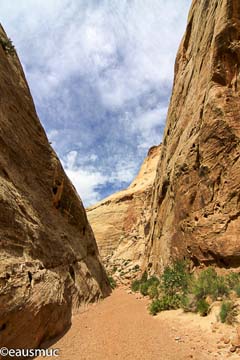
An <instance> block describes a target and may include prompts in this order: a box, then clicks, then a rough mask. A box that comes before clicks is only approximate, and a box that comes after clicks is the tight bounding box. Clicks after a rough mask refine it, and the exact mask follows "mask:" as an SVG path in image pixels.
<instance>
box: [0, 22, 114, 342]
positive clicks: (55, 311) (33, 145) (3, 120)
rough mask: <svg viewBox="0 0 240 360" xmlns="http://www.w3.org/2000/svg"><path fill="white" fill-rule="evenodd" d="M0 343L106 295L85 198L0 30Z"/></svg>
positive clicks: (40, 334) (45, 330)
mask: <svg viewBox="0 0 240 360" xmlns="http://www.w3.org/2000/svg"><path fill="white" fill-rule="evenodd" d="M0 80H1V81H0V94H1V97H0V148H1V152H0V347H1V346H6V347H8V348H12V347H13V348H14V347H15V348H33V347H36V346H39V344H40V343H42V342H43V341H44V340H47V339H50V338H52V337H55V336H56V335H58V334H60V333H61V332H62V331H64V330H65V329H67V327H68V326H69V325H70V323H71V314H72V310H73V309H74V308H77V307H78V306H79V305H80V304H81V303H83V302H89V301H95V300H97V299H98V298H99V297H101V296H105V295H107V294H108V293H109V285H108V281H107V278H106V274H105V271H104V269H103V267H102V265H101V262H100V260H99V254H98V249H97V246H96V243H95V239H94V235H93V232H92V230H91V227H90V225H89V223H88V221H87V217H86V213H85V210H84V208H83V205H82V202H81V200H80V198H79V197H78V195H77V193H76V191H75V189H74V187H73V186H72V184H71V182H70V181H69V179H68V178H67V176H66V175H65V173H64V171H63V169H62V167H61V164H60V162H59V160H58V158H57V156H56V154H55V153H54V151H53V150H52V148H51V146H50V145H49V143H48V140H47V137H46V135H45V132H44V130H43V128H42V126H41V124H40V122H39V120H38V117H37V115H36V111H35V108H34V104H33V101H32V98H31V95H30V91H29V88H28V85H27V83H26V80H25V77H24V74H23V70H22V67H21V65H20V63H19V60H18V58H17V55H16V52H15V50H14V48H13V47H12V45H11V43H10V42H9V40H8V39H7V37H6V34H5V33H4V31H3V29H2V28H1V29H0Z"/></svg>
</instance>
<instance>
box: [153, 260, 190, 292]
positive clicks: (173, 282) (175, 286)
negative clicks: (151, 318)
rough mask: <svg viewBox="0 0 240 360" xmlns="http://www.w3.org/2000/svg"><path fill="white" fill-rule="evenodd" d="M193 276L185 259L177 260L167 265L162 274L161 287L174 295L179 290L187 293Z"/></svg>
mask: <svg viewBox="0 0 240 360" xmlns="http://www.w3.org/2000/svg"><path fill="white" fill-rule="evenodd" d="M190 280H191V276H190V274H189V272H188V270H187V264H186V262H185V261H177V262H176V263H175V264H174V265H172V266H167V267H166V268H165V270H164V272H163V274H162V276H161V285H160V286H161V289H162V290H163V292H164V293H165V294H168V295H170V296H171V295H174V294H175V293H177V292H180V293H187V291H188V288H189V284H190Z"/></svg>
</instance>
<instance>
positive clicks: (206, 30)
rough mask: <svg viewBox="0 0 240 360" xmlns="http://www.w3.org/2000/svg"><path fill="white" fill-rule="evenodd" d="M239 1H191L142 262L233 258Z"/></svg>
mask: <svg viewBox="0 0 240 360" xmlns="http://www.w3.org/2000/svg"><path fill="white" fill-rule="evenodd" d="M239 70H240V2H239V1H238V0H222V1H219V0H211V1H207V0H205V1H193V4H192V7H191V10H190V14H189V18H188V25H187V31H186V33H185V36H184V38H183V40H182V43H181V45H180V48H179V51H178V55H177V59H176V64H175V79H174V88H173V94H172V98H171V103H170V108H169V112H168V118H167V124H166V129H165V134H164V141H163V147H162V150H161V155H160V159H159V164H158V169H157V176H156V180H155V184H154V190H153V198H152V214H151V223H150V236H149V243H148V254H147V262H146V263H148V266H149V269H153V270H154V271H161V270H162V268H163V266H165V265H166V264H168V263H169V262H170V261H172V259H174V258H178V257H184V256H185V257H189V258H191V259H192V261H193V263H194V264H195V265H199V264H201V263H205V264H211V263H216V264H217V265H219V266H224V267H228V266H229V267H231V266H240V242H239V237H240V217H239V216H240V146H239V137H240V102H239V95H240V74H239Z"/></svg>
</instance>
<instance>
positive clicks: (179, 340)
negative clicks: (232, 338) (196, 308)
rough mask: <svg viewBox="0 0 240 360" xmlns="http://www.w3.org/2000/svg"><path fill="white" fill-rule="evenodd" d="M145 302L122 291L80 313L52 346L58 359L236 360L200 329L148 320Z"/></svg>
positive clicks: (160, 319)
mask: <svg viewBox="0 0 240 360" xmlns="http://www.w3.org/2000/svg"><path fill="white" fill-rule="evenodd" d="M146 307H147V300H146V299H141V300H138V299H136V295H132V294H128V293H127V292H126V290H124V289H116V290H115V291H114V292H113V294H112V295H111V296H110V297H108V298H107V299H105V300H104V301H102V302H100V303H99V304H97V305H94V306H90V307H89V309H88V310H87V311H85V312H84V313H82V314H78V315H75V316H74V318H73V323H72V327H71V329H70V330H69V331H68V332H67V334H66V335H65V336H64V337H63V338H61V339H60V340H59V341H58V342H56V343H55V344H54V345H52V346H51V347H52V348H59V349H60V357H59V358H60V359H61V360H112V359H119V360H155V359H156V360H176V359H177V360H185V359H194V360H205V359H210V360H212V359H219V360H220V359H221V360H225V359H227V358H228V357H230V359H237V358H238V359H239V355H237V354H231V353H230V352H229V345H219V344H220V341H219V338H220V336H221V334H220V333H216V332H214V333H212V331H208V330H207V329H206V330H204V329H202V328H201V327H200V326H198V324H197V323H196V322H195V321H183V320H182V318H181V316H179V314H178V313H176V314H178V316H175V315H174V316H172V319H171V316H170V318H169V319H167V318H166V316H165V317H164V316H157V317H152V316H151V315H149V314H148V311H147V309H146Z"/></svg>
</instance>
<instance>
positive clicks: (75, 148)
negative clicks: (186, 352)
mask: <svg viewBox="0 0 240 360" xmlns="http://www.w3.org/2000/svg"><path fill="white" fill-rule="evenodd" d="M0 6H1V21H2V23H3V25H4V26H5V29H6V31H7V32H8V35H9V36H10V37H11V38H12V39H13V41H14V43H15V45H16V48H17V50H18V53H19V55H20V58H21V60H22V62H23V65H24V69H25V72H26V75H27V78H28V81H29V84H30V88H31V91H32V94H33V97H34V100H35V103H36V107H37V110H38V113H39V115H40V119H41V121H42V122H43V124H44V126H45V128H46V131H47V133H48V136H49V138H50V141H51V142H52V144H53V146H54V148H55V149H56V151H57V153H58V154H59V156H60V158H61V159H62V160H63V164H64V166H65V169H66V171H67V173H68V175H69V177H70V178H71V179H72V181H73V183H74V184H75V186H76V187H77V189H78V190H79V193H80V196H81V197H82V198H83V201H84V203H85V204H86V205H88V204H90V203H92V202H94V201H96V200H99V199H100V198H101V197H102V196H105V195H106V194H108V193H110V192H111V191H113V190H117V189H119V188H121V187H124V186H126V185H127V184H128V183H129V182H131V180H132V177H133V176H134V175H135V174H136V172H137V170H138V168H139V166H140V163H141V161H142V160H143V158H144V156H145V154H146V152H147V148H148V147H150V146H151V145H154V144H156V143H159V142H160V141H161V137H162V132H163V127H164V122H165V117H166V109H167V106H168V100H169V96H170V91H171V84H172V78H173V64H174V59H175V54H176V51H177V47H178V44H179V42H180V39H181V36H182V34H183V31H184V28H185V24H186V17H187V10H188V7H189V6H190V0H182V1H181V2H180V1H177V2H176V1H175V0H168V1H165V0H148V1H146V0H122V1H117V0H100V1H99V0H88V1H87V0H48V1H42V0H41V1H40V0H21V1H19V0H11V1H8V2H6V1H5V0H0ZM73 155H74V156H75V157H74V161H73V162H72V163H71V159H73V158H72V157H73Z"/></svg>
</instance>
